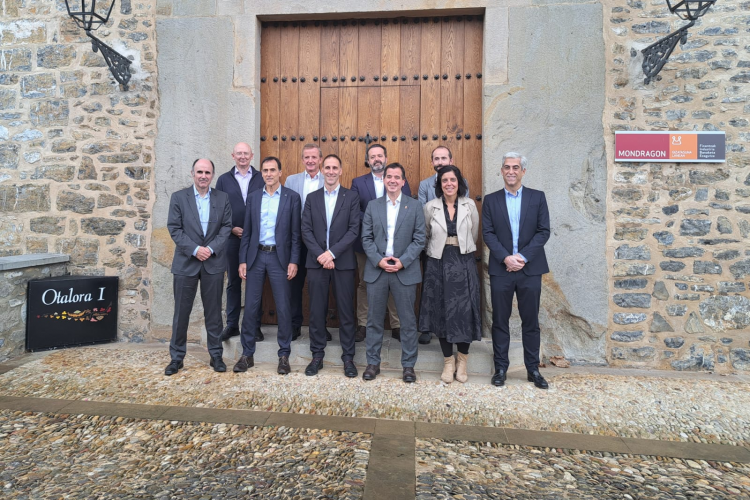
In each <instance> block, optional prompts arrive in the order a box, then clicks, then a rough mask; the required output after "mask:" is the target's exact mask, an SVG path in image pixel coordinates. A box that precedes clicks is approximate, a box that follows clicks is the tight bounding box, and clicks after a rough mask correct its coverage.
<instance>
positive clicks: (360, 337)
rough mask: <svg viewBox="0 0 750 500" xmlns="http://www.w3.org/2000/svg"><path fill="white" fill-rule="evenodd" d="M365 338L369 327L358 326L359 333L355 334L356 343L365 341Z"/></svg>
mask: <svg viewBox="0 0 750 500" xmlns="http://www.w3.org/2000/svg"><path fill="white" fill-rule="evenodd" d="M365 337H367V327H366V326H358V327H357V333H355V334H354V341H355V342H362V341H363V340H365Z"/></svg>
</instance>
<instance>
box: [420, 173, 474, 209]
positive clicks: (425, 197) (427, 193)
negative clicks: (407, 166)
mask: <svg viewBox="0 0 750 500" xmlns="http://www.w3.org/2000/svg"><path fill="white" fill-rule="evenodd" d="M436 182H437V173H435V174H434V175H431V176H429V177H428V178H426V179H424V180H423V181H422V182H420V183H419V192H418V194H417V197H418V198H419V201H420V202H422V205H426V204H427V202H429V201H432V200H434V199H435V183H436ZM464 184H465V185H466V197H467V198H468V197H469V183H468V182H466V179H464Z"/></svg>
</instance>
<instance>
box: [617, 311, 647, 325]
mask: <svg viewBox="0 0 750 500" xmlns="http://www.w3.org/2000/svg"><path fill="white" fill-rule="evenodd" d="M612 321H614V322H615V324H617V325H633V324H636V323H641V322H643V321H646V313H615V314H614V315H613V316H612Z"/></svg>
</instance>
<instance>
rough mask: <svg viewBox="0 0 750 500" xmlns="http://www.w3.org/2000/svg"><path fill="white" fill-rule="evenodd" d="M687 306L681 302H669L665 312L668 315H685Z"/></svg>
mask: <svg viewBox="0 0 750 500" xmlns="http://www.w3.org/2000/svg"><path fill="white" fill-rule="evenodd" d="M686 313H687V306H686V305H683V304H670V305H668V306H667V314H668V315H670V316H685V314H686Z"/></svg>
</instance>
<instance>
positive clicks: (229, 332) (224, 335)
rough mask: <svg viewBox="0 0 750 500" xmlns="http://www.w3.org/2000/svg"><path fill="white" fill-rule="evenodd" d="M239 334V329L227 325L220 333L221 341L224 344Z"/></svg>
mask: <svg viewBox="0 0 750 500" xmlns="http://www.w3.org/2000/svg"><path fill="white" fill-rule="evenodd" d="M239 334H240V329H239V328H237V327H236V326H229V325H227V326H226V327H225V328H224V330H222V332H221V341H222V342H226V341H227V340H229V339H231V338H232V337H236V336H237V335H239Z"/></svg>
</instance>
